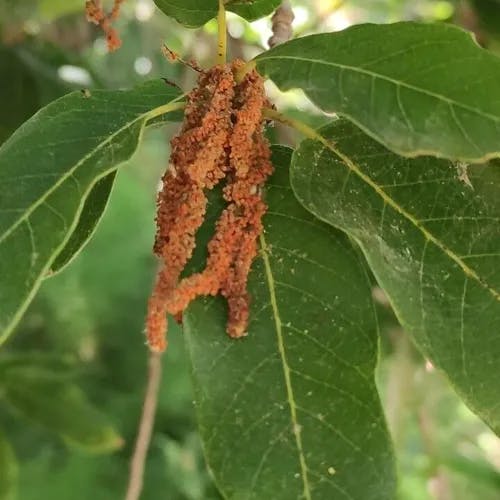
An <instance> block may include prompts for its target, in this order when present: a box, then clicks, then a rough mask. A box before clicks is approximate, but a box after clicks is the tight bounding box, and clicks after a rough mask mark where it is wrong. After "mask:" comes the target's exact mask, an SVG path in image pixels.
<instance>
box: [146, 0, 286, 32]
mask: <svg viewBox="0 0 500 500" xmlns="http://www.w3.org/2000/svg"><path fill="white" fill-rule="evenodd" d="M154 2H155V4H156V6H157V7H158V8H159V9H160V10H161V11H162V12H164V13H165V14H166V15H167V16H170V17H173V18H174V19H175V20H176V21H178V22H179V23H181V24H183V25H184V26H187V27H188V28H199V27H200V26H203V25H204V24H205V23H206V22H207V21H210V19H213V18H214V17H216V16H217V9H218V5H219V2H218V0H154ZM280 3H281V0H240V1H231V2H227V4H226V9H227V10H229V11H231V12H234V13H236V14H238V15H239V16H241V17H244V18H245V19H247V20H248V21H254V20H255V19H259V18H260V17H264V16H267V15H268V14H270V13H271V12H272V11H273V10H274V9H276V7H278V5H279V4H280Z"/></svg>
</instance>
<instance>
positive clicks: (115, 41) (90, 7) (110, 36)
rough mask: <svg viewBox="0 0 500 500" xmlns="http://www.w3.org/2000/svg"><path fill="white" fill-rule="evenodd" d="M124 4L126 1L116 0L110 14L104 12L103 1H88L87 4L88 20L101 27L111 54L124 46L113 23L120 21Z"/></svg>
mask: <svg viewBox="0 0 500 500" xmlns="http://www.w3.org/2000/svg"><path fill="white" fill-rule="evenodd" d="M123 2H124V0H114V2H113V7H112V9H111V11H110V13H109V14H106V12H104V8H103V6H102V1H101V0H87V1H86V2H85V12H86V15H87V20H88V21H89V22H91V23H94V24H97V25H98V26H100V27H101V29H102V30H103V32H104V35H105V36H106V44H107V46H108V50H109V51H110V52H112V51H114V50H116V49H119V48H120V46H121V44H122V42H121V40H120V37H119V36H118V32H117V31H116V30H115V28H113V26H112V25H111V23H112V22H113V21H115V20H116V19H118V16H119V15H120V7H121V4H122V3H123Z"/></svg>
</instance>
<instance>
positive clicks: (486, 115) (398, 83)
mask: <svg viewBox="0 0 500 500" xmlns="http://www.w3.org/2000/svg"><path fill="white" fill-rule="evenodd" d="M270 59H278V60H279V59H291V60H297V61H305V62H309V63H313V64H314V63H316V64H322V65H326V66H333V67H336V68H339V69H346V70H350V71H353V72H355V73H361V74H365V75H368V76H371V77H373V78H379V79H380V80H385V81H387V82H390V83H392V84H394V85H396V86H397V87H406V88H407V89H409V90H413V91H414V92H419V93H422V94H426V95H428V96H430V97H434V98H435V99H438V100H442V101H443V102H446V103H448V104H449V105H452V106H456V107H458V108H462V109H465V110H467V111H470V112H472V113H475V114H477V115H479V116H481V117H483V118H487V119H490V120H492V121H494V122H495V123H500V117H499V116H496V115H491V114H489V113H486V112H484V111H482V110H479V109H477V108H474V107H472V106H469V105H468V104H464V103H461V102H458V101H455V100H454V99H450V98H449V97H446V96H444V95H442V94H438V93H435V92H432V91H430V90H427V89H424V88H422V87H417V86H415V85H412V84H410V83H407V82H403V81H400V80H396V79H394V78H391V77H389V76H386V75H382V74H380V73H375V72H373V71H369V70H366V69H363V68H360V67H356V66H350V65H348V64H340V63H335V62H330V61H323V60H321V59H308V58H305V57H299V56H267V57H259V59H258V61H257V62H259V61H266V60H270Z"/></svg>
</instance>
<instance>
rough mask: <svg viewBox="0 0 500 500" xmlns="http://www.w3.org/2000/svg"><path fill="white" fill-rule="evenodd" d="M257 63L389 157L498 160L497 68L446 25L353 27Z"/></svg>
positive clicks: (287, 46)
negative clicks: (351, 124) (381, 146)
mask: <svg viewBox="0 0 500 500" xmlns="http://www.w3.org/2000/svg"><path fill="white" fill-rule="evenodd" d="M256 63H257V69H258V70H259V71H260V72H261V73H262V74H263V75H265V76H267V77H269V78H271V79H272V80H273V81H274V82H275V83H276V84H277V85H278V86H279V87H280V88H281V89H283V90H286V89H290V88H294V87H300V88H302V89H304V91H305V93H306V94H307V95H308V96H309V97H310V98H311V100H312V101H313V102H315V103H316V104H317V105H318V106H319V107H320V108H322V109H323V110H324V111H328V112H336V113H340V114H342V115H344V116H346V117H347V118H349V119H350V120H351V121H353V122H354V123H355V124H357V125H358V126H359V127H360V128H361V129H362V130H364V131H365V132H366V133H367V134H369V135H370V136H372V137H373V138H375V139H377V140H378V141H379V142H381V143H382V144H384V145H385V146H387V147H388V148H389V149H391V150H392V151H395V152H397V153H398V154H401V155H405V156H411V157H414V156H419V155H424V154H429V155H434V156H439V157H446V158H451V159H461V160H464V161H470V162H482V161H485V160H486V159H488V158H493V157H498V156H500V86H499V85H498V82H499V81H500V59H499V58H498V57H496V56H495V55H493V54H491V53H490V52H488V51H486V50H483V49H481V48H480V47H479V46H478V45H477V44H476V43H475V42H474V40H473V39H472V37H471V35H470V34H469V33H467V32H465V31H462V30H460V29H459V28H456V27H454V26H451V25H445V24H418V23H413V22H405V23H396V24H389V25H373V24H365V25H358V26H353V27H352V28H349V29H346V30H344V31H340V32H338V33H324V34H319V35H311V36H306V37H304V38H299V39H296V40H292V41H290V42H287V43H284V44H282V45H278V46H277V47H275V48H273V49H272V50H269V51H268V52H264V53H263V54H261V55H259V56H258V57H257V58H256Z"/></svg>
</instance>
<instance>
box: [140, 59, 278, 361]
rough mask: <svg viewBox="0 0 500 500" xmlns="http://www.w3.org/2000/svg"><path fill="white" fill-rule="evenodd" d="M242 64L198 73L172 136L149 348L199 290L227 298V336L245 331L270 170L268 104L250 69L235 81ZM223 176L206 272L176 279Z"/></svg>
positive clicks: (159, 345) (158, 344) (161, 198)
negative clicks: (266, 124) (266, 134)
mask: <svg viewBox="0 0 500 500" xmlns="http://www.w3.org/2000/svg"><path fill="white" fill-rule="evenodd" d="M242 65H243V63H242V62H241V61H235V62H233V63H231V64H225V65H217V66H214V67H213V68H211V69H209V70H207V71H204V72H202V73H201V74H200V77H199V80H198V86H197V87H196V88H194V89H193V90H192V91H191V93H190V94H189V95H188V97H187V105H186V110H185V116H184V122H183V125H182V129H181V132H180V134H179V135H177V136H176V137H174V138H173V139H172V141H171V146H172V153H171V157H170V164H169V168H168V169H167V171H166V173H165V174H164V176H163V178H162V182H163V184H162V189H161V191H160V193H159V195H158V211H157V217H156V224H157V232H156V238H155V245H154V251H155V253H156V255H157V256H158V257H159V258H160V259H161V263H162V265H161V268H160V270H159V273H158V276H157V279H156V284H155V287H154V290H153V292H152V294H151V297H150V299H149V304H148V315H147V321H146V333H147V338H148V343H149V346H150V348H151V349H152V350H153V351H159V352H161V351H164V350H165V348H166V346H167V342H166V330H167V319H166V314H167V313H168V314H171V315H174V316H179V315H180V314H181V313H182V311H184V309H185V308H186V307H187V306H188V304H189V303H190V302H191V301H192V300H193V299H194V298H196V297H198V296H200V295H217V294H221V295H222V296H223V297H225V298H226V300H227V303H228V320H227V332H228V334H229V335H230V336H231V337H235V338H236V337H241V336H244V335H245V334H246V328H247V325H248V316H249V305H250V297H249V294H248V292H247V279H248V273H249V271H250V266H251V263H252V260H253V259H254V257H255V256H256V254H257V245H258V242H257V239H258V236H259V235H260V234H261V232H262V230H263V227H262V221H261V219H262V216H263V214H264V212H265V211H266V205H265V203H264V201H263V200H262V196H261V188H262V186H263V184H264V183H265V181H266V179H267V177H268V176H269V175H270V174H271V173H272V170H273V168H272V164H271V161H270V149H269V144H268V142H267V140H266V139H265V138H264V136H263V121H264V119H263V116H262V109H263V107H264V106H268V105H269V103H268V101H267V99H266V97H265V93H264V86H263V80H262V78H261V77H260V75H259V74H258V73H257V72H256V71H250V72H249V73H247V74H246V75H245V77H244V78H243V80H242V81H241V82H240V83H237V82H236V81H235V77H234V74H235V72H236V71H237V70H238V69H239V68H241V66H242ZM223 179H225V186H224V188H223V197H224V199H225V201H226V202H227V206H226V208H225V209H224V211H223V212H222V214H221V216H220V218H219V220H218V221H217V224H216V228H215V234H214V236H213V238H212V240H211V241H210V242H209V244H208V258H207V262H206V266H205V269H204V270H203V271H202V272H200V273H196V274H193V275H191V276H188V277H186V278H183V279H180V275H181V273H182V271H183V269H184V267H185V266H186V264H187V262H188V260H189V259H190V258H191V256H192V254H193V250H194V247H195V233H196V231H197V229H198V228H199V227H200V226H201V224H202V223H203V220H204V217H205V212H206V206H207V198H206V195H205V192H206V191H207V190H210V189H212V188H213V187H214V186H215V185H217V184H218V183H219V182H220V181H221V180H223Z"/></svg>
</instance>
